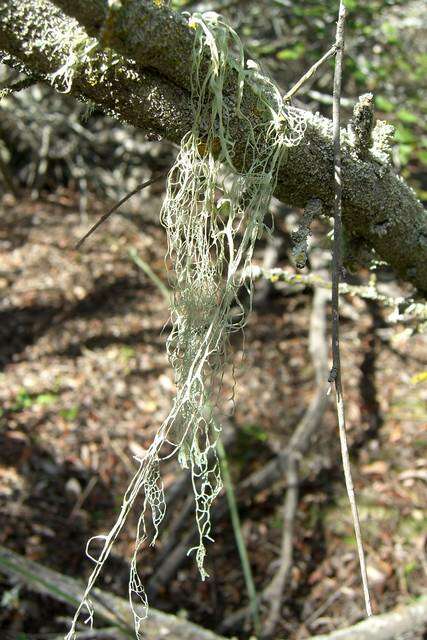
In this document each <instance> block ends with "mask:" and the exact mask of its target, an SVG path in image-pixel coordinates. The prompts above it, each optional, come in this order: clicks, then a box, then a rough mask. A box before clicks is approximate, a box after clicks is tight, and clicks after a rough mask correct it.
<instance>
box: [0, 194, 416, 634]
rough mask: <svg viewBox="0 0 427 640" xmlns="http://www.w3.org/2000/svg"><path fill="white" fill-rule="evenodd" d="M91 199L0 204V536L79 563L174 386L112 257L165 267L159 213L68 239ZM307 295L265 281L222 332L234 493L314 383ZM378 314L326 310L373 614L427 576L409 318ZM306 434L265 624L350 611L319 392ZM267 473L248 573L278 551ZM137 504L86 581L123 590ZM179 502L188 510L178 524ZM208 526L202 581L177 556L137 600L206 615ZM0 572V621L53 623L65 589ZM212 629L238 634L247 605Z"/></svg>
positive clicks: (230, 553)
mask: <svg viewBox="0 0 427 640" xmlns="http://www.w3.org/2000/svg"><path fill="white" fill-rule="evenodd" d="M161 195H162V194H161V193H160V192H159V188H158V186H154V187H153V188H152V189H151V191H149V192H148V194H147V206H148V205H149V207H150V210H151V212H156V211H158V209H159V208H160V203H161ZM106 208H107V204H105V203H101V202H98V201H92V202H91V203H90V216H89V215H88V216H84V215H81V214H80V213H78V198H77V196H76V195H75V194H74V193H73V192H72V191H69V190H65V189H63V190H59V191H57V192H56V193H54V194H50V195H47V194H45V195H44V196H43V198H42V199H40V200H37V201H32V200H31V199H30V198H29V197H28V198H27V197H23V198H22V199H21V200H20V201H19V202H15V201H14V200H13V199H12V198H10V197H8V196H4V198H3V203H2V205H1V209H0V244H1V253H2V258H1V264H0V292H1V294H2V297H1V301H0V369H1V373H0V376H1V377H0V380H1V385H0V401H1V406H2V410H1V417H0V544H2V545H4V546H7V547H9V548H10V549H13V550H15V551H17V552H19V553H21V554H24V555H26V556H27V557H28V558H30V559H33V560H37V561H38V562H40V563H42V564H44V565H46V566H48V567H51V568H53V569H55V570H57V571H60V572H62V573H65V574H69V575H72V576H75V577H80V578H83V577H85V576H87V575H88V573H89V571H90V570H91V567H90V563H89V561H88V560H87V558H86V557H85V555H84V549H85V545H86V541H87V539H88V538H89V537H91V536H93V535H97V534H102V533H105V532H107V531H108V530H109V528H110V526H111V525H112V524H113V522H114V519H115V515H116V513H117V510H118V509H119V507H120V503H121V497H122V496H123V493H124V491H125V490H126V487H127V484H128V482H129V479H130V477H131V475H132V473H133V471H134V470H135V468H136V466H135V465H136V463H135V460H134V456H138V455H140V454H141V453H143V452H144V450H145V449H146V448H147V447H148V446H149V444H150V442H151V441H152V439H153V437H154V435H155V432H156V429H157V428H158V426H159V425H160V423H161V422H162V419H163V418H164V417H165V416H166V415H167V413H168V410H169V407H170V403H171V401H172V398H173V393H174V385H173V380H172V375H171V371H170V369H169V367H168V363H167V358H166V355H165V341H166V337H167V334H168V328H169V325H168V323H169V320H168V309H167V304H166V301H165V299H164V297H163V295H162V292H161V291H160V290H159V289H158V288H157V286H156V284H155V283H154V282H153V281H152V279H150V278H149V277H148V276H147V275H146V273H145V272H144V271H142V270H141V269H140V268H139V267H138V266H137V265H136V264H135V262H134V261H133V260H132V258H131V257H130V255H129V249H131V248H133V249H135V250H136V251H137V252H138V255H139V256H140V258H141V259H143V260H144V261H145V262H146V263H148V264H149V265H150V267H151V269H152V270H153V271H154V272H155V273H156V274H157V275H158V276H159V278H161V279H162V280H163V281H166V276H165V262H164V256H165V250H166V247H165V236H164V231H163V229H162V228H161V227H160V226H159V225H158V224H157V223H156V222H155V216H153V215H147V216H145V215H144V212H139V211H133V210H132V208H129V209H127V210H126V212H125V214H124V215H123V214H117V215H116V216H115V217H113V218H112V219H111V220H109V221H108V222H107V223H106V224H105V225H104V226H103V227H101V228H100V229H99V230H98V232H97V233H96V234H95V235H94V236H93V237H92V238H90V239H89V240H88V241H87V243H86V245H84V247H83V248H82V250H81V251H80V252H78V251H76V250H75V249H74V244H75V242H76V241H77V240H78V239H79V237H80V236H81V235H83V233H84V231H85V230H86V229H87V228H88V226H90V224H91V223H92V222H93V221H94V220H95V216H96V215H99V214H101V213H102V212H103V211H104V210H105V209H106ZM279 230H280V227H279ZM260 255H261V253H260ZM281 265H282V266H284V263H279V264H278V265H277V266H281ZM287 268H289V265H287ZM311 297H312V294H311V292H310V291H309V290H303V291H298V290H292V291H289V290H283V289H282V290H281V289H280V288H272V290H271V292H270V294H269V296H268V299H267V301H266V303H264V304H263V305H262V306H259V307H256V308H255V309H254V310H253V313H252V314H251V316H250V319H249V322H248V326H247V328H246V330H245V333H244V340H243V338H242V336H241V335H236V336H234V337H233V340H232V345H231V349H230V362H231V363H233V364H234V366H235V373H234V376H235V384H234V380H233V375H232V370H231V367H230V368H229V370H228V371H227V374H226V377H225V384H224V389H223V395H222V400H221V409H222V412H223V413H224V414H226V415H227V416H228V418H227V419H228V422H229V423H231V425H232V429H233V430H234V437H233V439H232V443H231V444H230V446H229V448H228V456H229V464H230V466H231V471H232V476H233V481H234V485H235V490H236V492H237V494H238V487H239V481H240V480H242V479H244V478H245V477H247V475H248V474H249V473H250V472H252V471H254V470H256V469H260V468H261V467H262V466H263V465H264V464H266V463H267V462H268V461H269V460H270V459H272V458H273V457H274V456H275V455H276V453H277V451H280V450H281V449H283V448H284V447H285V446H286V444H287V442H288V440H289V437H290V434H291V433H292V431H293V429H294V428H295V426H296V424H297V422H298V420H299V418H300V417H301V415H302V413H303V412H304V410H305V408H306V407H307V404H308V402H309V400H310V398H311V395H312V393H313V391H314V382H313V367H312V364H311V361H310V357H309V353H308V328H309V316H310V309H311ZM389 313H390V312H389V310H384V309H382V308H381V307H380V306H378V305H377V304H376V303H374V302H369V303H367V302H365V301H362V300H360V299H357V298H348V299H347V300H346V303H345V305H344V307H343V321H342V348H343V368H344V386H345V392H346V403H347V412H348V429H349V439H350V444H351V451H352V463H353V474H354V482H355V486H356V490H357V495H358V502H359V506H360V512H361V518H362V527H363V531H364V536H365V543H366V551H367V557H368V565H369V573H370V580H371V586H372V595H373V604H374V609H375V611H376V612H381V611H385V610H388V609H390V608H391V607H393V606H394V605H396V604H397V603H399V602H408V601H410V600H411V599H412V598H414V597H416V596H417V595H419V594H421V593H422V592H423V591H424V592H425V590H426V589H427V580H426V572H425V569H426V557H425V547H426V532H427V527H426V512H425V505H426V503H427V486H426V480H427V446H426V445H427V441H426V424H427V419H426V400H427V381H426V376H425V372H426V370H427V344H426V339H425V336H424V337H423V336H422V335H419V334H415V335H412V336H409V335H408V333H409V332H408V331H405V329H406V327H405V326H403V325H396V324H391V323H390V322H388V320H387V317H388V315H389ZM423 374H424V375H423ZM233 389H234V401H232V400H230V397H231V396H232V392H233ZM233 406H234V413H233V412H232V411H233ZM310 451H311V453H310V454H309V456H308V457H307V460H304V465H305V468H306V474H305V478H306V479H305V480H304V482H303V483H302V485H301V487H300V498H299V506H298V511H297V518H296V523H295V527H296V536H295V540H294V566H293V569H292V572H291V576H290V581H289V584H288V587H287V589H286V592H285V594H284V599H283V609H282V622H281V626H280V628H279V629H278V630H277V638H288V639H289V640H297V639H298V640H299V639H303V638H307V637H309V636H310V635H313V634H318V633H326V632H328V631H330V630H332V629H335V628H338V627H340V626H344V625H348V624H352V623H354V622H356V621H357V620H359V619H361V618H362V617H363V601H362V596H361V589H360V582H359V572H358V563H357V554H356V549H355V544H354V538H353V533H352V524H351V518H350V512H349V508H348V504H347V498H346V494H345V489H344V482H343V475H342V471H341V464H340V454H339V445H338V435H337V433H336V424H335V418H334V412H333V409H332V406H331V407H329V408H328V410H327V412H326V415H325V418H324V420H323V423H322V427H321V430H320V432H319V433H318V435H317V437H316V439H315V442H314V443H313V446H312V447H311V450H310ZM181 477H182V476H181V472H180V471H179V470H178V468H177V466H176V464H174V463H171V464H169V465H167V466H166V467H165V468H164V483H165V486H166V488H167V489H170V488H171V487H172V486H173V485H174V482H175V480H176V478H181ZM188 491H189V486H188V485H186V488H185V489H184V491H183V492H181V495H179V496H178V497H177V498H175V500H174V501H173V503H172V504H171V505H170V509H171V516H170V521H169V522H172V523H173V521H174V515H175V514H179V512H180V510H181V507H182V503H183V501H184V500H185V499H186V497H187V495H186V494H187V493H188ZM284 491H285V489H284V482H283V483H280V482H279V483H277V484H276V485H274V486H272V487H271V488H270V489H269V490H266V491H263V492H261V493H260V494H259V495H256V496H254V499H253V501H252V503H251V504H250V505H244V506H243V507H242V509H241V518H242V528H243V535H244V539H245V541H246V544H247V547H248V553H249V556H250V560H251V564H252V569H253V573H254V579H255V583H256V586H257V589H258V590H259V591H261V590H262V589H263V588H264V587H265V586H266V585H267V584H268V582H269V580H270V579H271V577H272V575H273V574H274V571H275V569H277V565H278V561H279V560H280V544H281V528H282V519H281V513H282V503H283V499H284ZM137 517H138V513H137V511H135V512H134V513H133V514H132V515H131V516H130V518H129V522H128V523H127V525H126V527H125V529H124V531H123V533H122V535H121V536H120V539H119V540H118V542H117V544H116V545H115V549H114V552H113V555H112V558H111V560H110V562H109V563H108V566H107V567H106V570H105V571H104V572H103V575H102V578H101V580H100V586H101V587H103V588H105V589H108V590H110V591H113V592H115V593H117V594H119V595H122V596H124V597H127V596H126V593H127V579H128V568H129V565H128V562H129V558H130V555H131V553H132V545H133V541H134V537H135V529H136V523H137ZM192 520H193V514H190V516H189V519H188V522H187V523H186V525H185V528H184V532H183V533H181V534H180V535H182V536H183V535H184V533H185V531H186V530H188V529H189V528H190V527H191V526H192ZM213 535H214V538H215V543H214V544H212V545H210V547H209V549H208V568H209V573H210V576H211V577H210V579H209V580H207V581H205V582H201V581H200V579H199V577H198V574H197V570H196V568H195V566H194V562H193V559H192V558H191V557H190V558H188V560H187V561H186V562H185V564H183V565H182V566H181V567H180V568H179V570H178V571H177V572H176V575H174V576H173V578H172V579H170V580H169V581H168V582H167V583H166V584H163V585H162V586H161V588H160V589H159V590H158V592H157V594H156V596H155V597H154V598H152V600H151V604H152V605H153V606H155V607H158V608H162V609H164V610H167V611H170V612H180V613H181V614H183V615H186V616H188V617H189V618H190V619H191V620H193V621H195V622H198V623H200V624H202V625H203V626H205V627H210V628H211V629H213V630H217V631H218V630H219V628H220V624H221V622H223V621H224V619H227V618H228V617H229V616H230V615H231V614H233V612H235V611H237V610H238V609H240V608H241V607H242V606H245V605H246V604H247V596H246V589H245V583H244V579H243V572H242V567H241V564H240V562H239V556H238V553H237V550H236V544H235V540H234V535H233V529H232V526H231V524H230V519H229V517H228V516H227V517H224V518H223V519H222V520H221V521H220V522H219V523H218V525H217V526H216V527H215V530H214V532H213ZM167 541H168V530H167V529H166V530H164V531H163V532H162V534H161V536H160V539H159V541H158V543H157V546H156V548H154V549H153V548H150V547H148V548H147V549H146V550H144V552H143V553H142V556H141V571H142V573H143V575H144V578H145V580H147V582H149V580H150V577H151V576H152V575H153V573H155V572H158V573H159V572H160V574H161V571H162V567H161V566H160V567H159V566H156V557H157V554H159V553H161V550H162V546H163V545H164V544H165V543H166V542H167ZM176 543H179V537H178V539H177V540H176ZM0 589H2V592H3V596H2V598H3V608H2V611H1V613H0V628H3V629H4V630H8V631H9V632H13V633H16V634H18V633H19V632H27V633H30V634H36V633H37V634H40V635H39V636H38V637H40V638H44V637H49V634H50V633H53V632H57V633H59V632H63V630H64V619H65V618H67V617H68V618H69V617H70V614H71V613H72V611H71V610H70V609H68V608H67V607H66V606H65V605H61V604H58V603H57V602H55V601H54V600H50V599H48V598H47V597H45V596H43V597H42V596H37V595H35V594H34V593H32V592H30V591H29V590H27V589H25V588H22V587H21V588H19V587H18V586H16V585H14V584H12V583H11V582H9V581H8V580H7V579H5V578H0ZM46 611H49V615H48V616H47V615H46ZM230 633H233V634H234V636H235V637H237V638H242V639H244V638H249V636H250V635H251V628H250V623H249V621H247V620H246V622H245V621H243V622H240V623H239V624H238V625H237V626H236V627H235V628H234V629H232V630H231V631H230ZM16 637H18V635H17V636H16ZM22 637H25V635H24V636H22Z"/></svg>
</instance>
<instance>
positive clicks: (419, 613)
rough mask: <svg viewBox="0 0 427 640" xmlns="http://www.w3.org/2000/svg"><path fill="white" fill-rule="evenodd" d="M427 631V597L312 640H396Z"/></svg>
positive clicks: (311, 639) (314, 637)
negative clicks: (403, 636)
mask: <svg viewBox="0 0 427 640" xmlns="http://www.w3.org/2000/svg"><path fill="white" fill-rule="evenodd" d="M426 629H427V596H423V597H422V598H420V599H419V600H418V601H417V602H414V603H412V604H408V605H406V606H399V607H397V608H396V609H395V610H394V611H390V612H389V613H383V614H382V615H379V616H371V617H370V618H367V619H366V620H363V622H359V623H358V624H355V625H354V626H352V627H347V628H346V629H340V630H338V631H333V632H332V633H329V634H327V635H322V636H313V637H311V638H310V640H396V639H397V638H399V637H400V636H401V635H403V634H406V633H417V632H419V633H421V634H422V633H423V632H424V631H425V630H426Z"/></svg>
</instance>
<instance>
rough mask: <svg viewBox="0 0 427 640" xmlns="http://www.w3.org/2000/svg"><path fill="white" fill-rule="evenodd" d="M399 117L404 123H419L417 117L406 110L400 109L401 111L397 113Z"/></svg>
mask: <svg viewBox="0 0 427 640" xmlns="http://www.w3.org/2000/svg"><path fill="white" fill-rule="evenodd" d="M397 117H398V118H399V120H401V121H402V122H409V123H411V122H418V118H417V116H416V115H415V114H413V113H411V112H410V111H406V110H405V109H400V111H398V112H397Z"/></svg>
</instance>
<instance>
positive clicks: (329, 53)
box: [283, 44, 337, 102]
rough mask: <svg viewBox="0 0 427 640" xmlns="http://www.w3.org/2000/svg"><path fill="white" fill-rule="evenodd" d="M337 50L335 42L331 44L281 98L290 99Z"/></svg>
mask: <svg viewBox="0 0 427 640" xmlns="http://www.w3.org/2000/svg"><path fill="white" fill-rule="evenodd" d="M336 50H337V46H336V44H334V45H332V47H331V48H330V49H329V51H327V52H326V53H325V54H324V55H323V56H322V57H321V58H320V59H319V60H318V61H317V62H315V63H314V65H313V66H312V67H310V69H309V70H308V71H307V72H306V73H304V75H303V76H302V78H300V79H299V80H298V82H296V83H295V84H294V86H293V87H292V89H290V90H289V91H288V93H287V94H285V96H284V98H283V100H284V101H285V102H286V101H288V100H290V99H291V98H292V96H294V95H295V94H296V93H297V91H299V89H300V88H301V87H302V85H303V84H304V83H305V82H307V80H310V78H311V77H312V76H314V74H315V73H316V71H317V69H318V68H319V67H320V66H321V65H322V64H323V63H324V62H326V60H329V58H332V56H333V55H335V53H336Z"/></svg>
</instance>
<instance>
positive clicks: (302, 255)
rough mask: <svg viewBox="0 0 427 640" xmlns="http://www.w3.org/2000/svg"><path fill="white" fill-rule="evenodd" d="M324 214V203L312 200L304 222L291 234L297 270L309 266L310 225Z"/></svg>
mask: <svg viewBox="0 0 427 640" xmlns="http://www.w3.org/2000/svg"><path fill="white" fill-rule="evenodd" d="M321 213H322V202H321V201H320V200H319V199H318V198H312V199H311V200H309V201H308V202H307V204H306V207H305V209H304V213H303V216H302V220H301V222H300V224H299V226H298V228H297V229H296V231H293V232H292V233H291V239H292V243H293V247H292V258H293V260H294V262H295V266H296V267H297V269H303V268H304V267H305V265H306V264H307V251H308V245H307V239H308V236H309V235H310V225H311V223H312V221H313V218H315V217H318V216H320V214H321Z"/></svg>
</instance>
